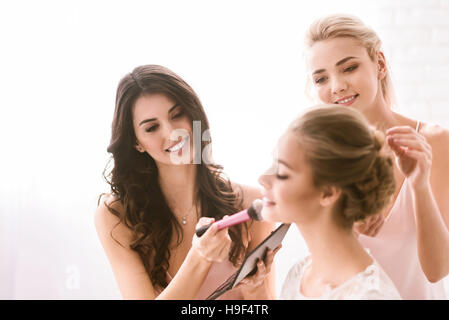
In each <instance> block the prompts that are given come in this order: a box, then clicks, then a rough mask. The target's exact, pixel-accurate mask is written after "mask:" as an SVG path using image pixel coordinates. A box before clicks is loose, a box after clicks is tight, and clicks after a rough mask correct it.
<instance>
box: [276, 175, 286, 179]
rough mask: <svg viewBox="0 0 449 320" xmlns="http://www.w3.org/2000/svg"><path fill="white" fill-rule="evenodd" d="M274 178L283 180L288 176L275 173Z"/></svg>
mask: <svg viewBox="0 0 449 320" xmlns="http://www.w3.org/2000/svg"><path fill="white" fill-rule="evenodd" d="M276 178H278V179H279V180H285V179H287V178H288V176H285V175H284V176H283V175H280V174H276Z"/></svg>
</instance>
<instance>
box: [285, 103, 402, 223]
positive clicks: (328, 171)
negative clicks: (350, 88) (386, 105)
mask: <svg viewBox="0 0 449 320" xmlns="http://www.w3.org/2000/svg"><path fill="white" fill-rule="evenodd" d="M289 131H290V132H292V133H293V134H294V135H295V137H296V138H297V141H298V142H299V145H300V146H301V147H302V148H303V150H304V154H305V160H306V162H307V163H308V164H309V165H310V166H311V169H312V176H313V182H314V185H315V186H316V187H318V188H319V187H323V186H334V187H337V188H339V189H341V196H340V198H339V201H338V205H337V207H336V211H337V213H338V214H337V217H338V221H340V222H341V224H342V225H343V226H344V227H348V228H349V227H352V225H353V223H354V222H355V221H358V220H362V219H364V218H366V217H367V216H369V215H372V214H375V213H379V212H380V211H381V210H382V209H383V208H384V207H386V205H387V204H388V203H389V202H390V201H391V196H392V195H393V193H394V190H395V180H394V176H393V161H392V159H391V157H390V156H389V155H388V154H387V153H386V152H384V149H383V145H384V139H385V138H384V135H383V133H382V132H381V131H378V130H376V129H375V128H373V127H371V126H370V125H369V123H368V121H367V120H366V119H365V118H364V117H363V115H362V114H361V113H360V112H358V111H356V110H353V109H351V108H346V107H341V106H336V105H321V106H317V107H315V108H312V109H310V110H309V111H307V112H306V113H304V114H303V115H301V116H300V117H298V118H297V119H295V120H294V121H293V122H292V123H291V125H290V127H289Z"/></svg>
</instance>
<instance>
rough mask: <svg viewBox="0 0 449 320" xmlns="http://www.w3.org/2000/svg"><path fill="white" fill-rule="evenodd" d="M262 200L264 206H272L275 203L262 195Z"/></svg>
mask: <svg viewBox="0 0 449 320" xmlns="http://www.w3.org/2000/svg"><path fill="white" fill-rule="evenodd" d="M262 201H263V206H264V207H271V206H274V205H275V204H276V203H275V202H273V201H271V200H270V199H268V198H267V197H264V198H263V199H262Z"/></svg>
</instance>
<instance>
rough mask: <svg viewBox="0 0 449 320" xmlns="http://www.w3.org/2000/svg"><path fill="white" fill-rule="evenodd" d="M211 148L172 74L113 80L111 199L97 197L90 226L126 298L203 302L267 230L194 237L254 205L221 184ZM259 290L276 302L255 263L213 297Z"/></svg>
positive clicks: (202, 121) (248, 295)
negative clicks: (203, 228)
mask: <svg viewBox="0 0 449 320" xmlns="http://www.w3.org/2000/svg"><path fill="white" fill-rule="evenodd" d="M195 137H197V140H196V141H197V143H195V142H194V141H195ZM210 140H211V139H210V134H209V122H208V120H207V117H206V113H205V111H204V109H203V106H202V104H201V102H200V100H199V98H198V96H197V95H196V93H195V92H194V91H193V89H192V88H191V87H190V86H189V85H188V84H187V83H186V82H185V81H184V80H183V79H181V78H180V77H179V76H178V75H177V74H175V73H174V72H172V71H171V70H169V69H167V68H165V67H162V66H158V65H144V66H139V67H137V68H135V69H134V70H133V71H132V72H131V73H128V74H127V75H125V76H124V77H123V78H122V79H121V80H120V82H119V84H118V88H117V93H116V104H115V111H114V116H113V120H112V134H111V140H110V144H109V146H108V148H107V151H108V152H109V153H110V154H111V156H112V160H113V161H112V163H113V164H112V167H111V168H110V171H109V172H107V173H106V172H105V179H106V181H107V183H108V184H109V186H110V192H109V193H108V194H105V195H103V197H102V196H100V199H99V200H101V201H99V206H98V208H97V210H96V212H95V226H96V229H97V233H98V237H99V239H100V241H101V243H102V245H103V248H104V250H105V253H106V256H107V258H108V259H109V262H110V265H111V267H112V270H113V272H114V276H115V279H116V281H117V284H118V287H119V289H120V292H121V294H122V296H123V298H124V299H205V298H207V297H208V296H209V295H210V294H211V293H212V292H213V291H214V290H215V289H216V288H217V287H218V286H220V285H221V284H222V283H223V282H224V281H225V280H226V279H227V278H228V277H229V276H231V275H232V274H233V273H234V272H235V271H236V270H237V268H238V267H239V265H240V263H241V261H242V258H243V257H244V256H245V254H246V252H247V251H248V250H252V249H253V248H255V247H256V246H257V245H258V244H259V243H260V242H261V241H262V240H263V239H264V238H265V237H266V236H268V235H269V234H270V232H271V230H272V228H273V225H272V224H270V223H267V222H255V221H254V222H248V223H243V224H240V225H236V226H233V227H231V228H229V229H223V230H220V231H218V230H217V227H216V225H215V224H214V225H212V227H210V228H209V229H208V230H207V231H206V232H205V233H204V234H203V235H202V236H201V237H197V236H196V235H195V229H196V228H198V227H200V226H203V225H206V224H209V223H212V222H213V221H216V220H219V219H222V218H226V216H227V215H231V214H233V213H236V212H238V211H241V210H242V209H244V208H247V207H249V206H250V205H251V203H252V202H253V201H254V200H255V199H256V198H260V197H261V195H260V192H259V190H258V189H256V188H252V187H248V186H244V185H239V184H237V183H234V182H231V181H230V180H229V179H228V178H227V177H226V176H225V175H224V173H223V170H222V169H223V168H222V167H221V166H220V165H218V164H216V163H214V162H213V159H212V157H211V148H210V147H211V141H210ZM272 256H273V253H268V255H267V258H266V260H265V262H266V263H267V264H270V260H271V259H272ZM260 291H262V292H263V295H264V296H267V295H268V297H270V296H272V295H274V283H273V276H272V272H270V269H269V268H264V262H263V261H262V262H261V263H260V264H259V265H258V271H257V273H256V274H254V275H253V276H251V277H249V278H248V279H245V281H244V282H242V283H241V284H239V286H237V287H235V288H234V289H233V290H230V291H228V292H226V293H224V294H223V295H222V296H221V297H220V298H221V299H255V298H257V296H258V295H259V292H260Z"/></svg>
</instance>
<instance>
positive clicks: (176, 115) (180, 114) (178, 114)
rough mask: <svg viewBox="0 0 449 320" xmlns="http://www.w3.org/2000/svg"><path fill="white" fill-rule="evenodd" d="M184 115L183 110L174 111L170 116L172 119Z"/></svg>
mask: <svg viewBox="0 0 449 320" xmlns="http://www.w3.org/2000/svg"><path fill="white" fill-rule="evenodd" d="M183 115H184V111H182V110H181V111H179V112H178V113H176V114H175V115H174V116H173V117H172V119H176V118H179V117H181V116H183Z"/></svg>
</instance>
